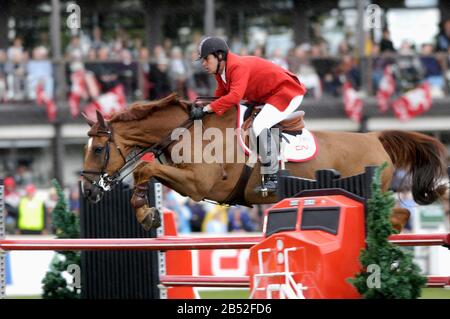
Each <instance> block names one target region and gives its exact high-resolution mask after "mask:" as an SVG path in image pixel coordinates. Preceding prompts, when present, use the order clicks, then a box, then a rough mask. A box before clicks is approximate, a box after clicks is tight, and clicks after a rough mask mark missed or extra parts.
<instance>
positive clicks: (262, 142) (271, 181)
mask: <svg viewBox="0 0 450 319" xmlns="http://www.w3.org/2000/svg"><path fill="white" fill-rule="evenodd" d="M198 52H199V58H198V60H200V59H202V66H203V68H204V69H205V70H206V71H207V72H208V73H209V74H214V75H215V77H216V81H217V88H216V92H215V96H216V97H218V99H216V100H215V101H213V102H211V103H210V104H208V105H206V106H205V107H204V108H203V112H201V113H200V112H197V116H196V115H195V114H194V118H201V117H202V116H203V115H204V114H205V113H211V112H214V113H216V114H217V115H219V116H221V115H223V113H224V112H226V111H227V110H228V109H230V108H231V107H233V106H235V105H238V104H239V103H240V102H241V100H244V99H245V100H247V101H251V102H255V103H258V105H264V106H263V108H262V110H261V112H259V114H258V115H257V116H256V118H255V120H254V122H253V126H252V129H251V130H250V131H251V132H250V134H251V135H250V141H256V140H257V138H258V137H259V146H260V148H259V156H260V158H261V174H262V177H263V179H262V184H261V188H257V189H255V190H256V191H264V192H267V193H273V192H276V189H277V171H278V142H279V141H278V138H275V136H273V134H271V130H270V128H271V127H272V126H274V125H276V124H278V123H279V122H281V121H282V120H284V119H286V118H287V117H288V116H289V115H290V114H291V113H292V112H294V111H296V110H297V108H298V107H299V106H300V104H301V102H302V100H303V96H304V95H305V93H306V88H305V86H304V85H303V84H302V83H301V82H300V80H299V79H298V78H297V76H295V75H294V74H293V73H291V72H289V71H287V70H285V69H283V68H281V67H280V66H278V65H276V64H274V63H272V62H269V61H267V60H264V59H262V58H259V57H256V56H238V55H236V54H234V53H232V52H230V49H229V48H228V45H227V43H226V42H225V41H224V40H222V39H221V38H218V37H207V38H205V39H203V40H202V41H201V42H200V44H199V47H198ZM199 110H201V109H199ZM194 113H195V112H194ZM252 134H253V136H252ZM255 143H256V142H253V143H251V144H253V145H251V146H252V147H251V149H252V151H255V150H256V149H257V147H256V145H255Z"/></svg>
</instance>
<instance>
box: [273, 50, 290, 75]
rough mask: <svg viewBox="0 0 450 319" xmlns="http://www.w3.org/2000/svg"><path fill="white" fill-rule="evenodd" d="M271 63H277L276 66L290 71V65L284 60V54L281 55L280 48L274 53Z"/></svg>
mask: <svg viewBox="0 0 450 319" xmlns="http://www.w3.org/2000/svg"><path fill="white" fill-rule="evenodd" d="M270 61H272V62H273V63H275V64H276V65H279V66H281V67H282V68H284V69H286V70H287V69H288V64H287V61H286V59H285V58H284V56H283V54H282V53H281V50H280V48H276V49H275V50H273V52H272V56H271V57H270Z"/></svg>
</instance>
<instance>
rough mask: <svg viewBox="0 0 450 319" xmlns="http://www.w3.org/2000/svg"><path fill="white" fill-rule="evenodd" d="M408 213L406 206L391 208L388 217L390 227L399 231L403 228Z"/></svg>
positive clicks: (407, 218)
mask: <svg viewBox="0 0 450 319" xmlns="http://www.w3.org/2000/svg"><path fill="white" fill-rule="evenodd" d="M410 215H411V213H410V212H409V210H407V209H406V208H401V207H396V208H393V209H392V213H391V218H390V221H391V224H392V227H393V228H394V229H395V230H397V231H398V232H401V231H402V230H403V228H404V227H405V226H406V223H407V222H408V220H409V216H410Z"/></svg>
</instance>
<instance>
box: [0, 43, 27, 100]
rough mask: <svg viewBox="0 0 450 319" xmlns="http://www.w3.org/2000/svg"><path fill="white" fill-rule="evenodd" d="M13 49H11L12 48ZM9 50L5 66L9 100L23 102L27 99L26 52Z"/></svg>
mask: <svg viewBox="0 0 450 319" xmlns="http://www.w3.org/2000/svg"><path fill="white" fill-rule="evenodd" d="M10 49H11V48H10ZM10 49H8V58H9V60H8V63H7V64H6V65H5V72H6V74H7V75H6V82H7V87H8V94H7V99H8V100H22V99H23V98H24V97H25V73H26V68H25V67H26V64H25V60H26V55H25V52H22V50H19V49H18V48H14V49H13V50H10Z"/></svg>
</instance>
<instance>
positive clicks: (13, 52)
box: [7, 37, 23, 60]
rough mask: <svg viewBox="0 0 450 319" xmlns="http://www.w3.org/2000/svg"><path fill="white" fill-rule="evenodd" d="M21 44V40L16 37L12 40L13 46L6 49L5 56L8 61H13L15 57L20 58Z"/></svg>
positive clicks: (21, 52)
mask: <svg viewBox="0 0 450 319" xmlns="http://www.w3.org/2000/svg"><path fill="white" fill-rule="evenodd" d="M22 54H23V44H22V39H21V38H19V37H17V38H15V39H14V41H13V44H12V45H11V46H10V47H9V48H8V51H7V55H8V60H14V59H15V57H17V56H22Z"/></svg>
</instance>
